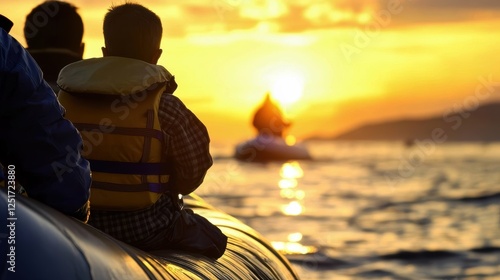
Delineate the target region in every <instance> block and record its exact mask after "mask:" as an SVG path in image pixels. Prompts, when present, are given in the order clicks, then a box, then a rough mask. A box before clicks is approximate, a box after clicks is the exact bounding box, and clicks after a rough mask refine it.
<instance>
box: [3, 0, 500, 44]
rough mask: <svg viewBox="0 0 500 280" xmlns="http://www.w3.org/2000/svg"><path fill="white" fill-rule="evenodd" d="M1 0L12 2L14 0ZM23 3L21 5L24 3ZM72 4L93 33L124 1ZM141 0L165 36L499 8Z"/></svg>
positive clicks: (484, 14) (401, 1) (493, 3)
mask: <svg viewBox="0 0 500 280" xmlns="http://www.w3.org/2000/svg"><path fill="white" fill-rule="evenodd" d="M6 1H7V2H8V3H7V4H9V3H10V4H9V5H16V4H15V3H16V2H15V1H14V0H6ZM26 2H27V1H26ZM26 2H23V4H24V6H26V5H28V3H26ZM72 3H74V4H75V5H76V6H77V7H79V11H80V12H81V13H83V14H85V15H86V19H88V22H86V25H88V26H91V28H89V29H87V31H88V32H89V34H92V35H93V36H97V35H98V34H100V30H99V28H98V27H99V26H100V25H101V23H102V17H103V16H104V14H105V13H106V11H107V9H108V8H109V7H110V6H111V5H120V4H122V3H125V0H123V1H121V0H120V1H116V0H110V1H101V0H74V1H72ZM37 4H39V1H33V4H32V7H34V6H35V5H37ZM141 4H143V5H144V6H146V7H148V8H149V9H151V10H152V11H154V12H155V13H156V14H158V15H159V16H160V17H161V19H162V22H163V25H164V29H165V35H166V36H170V37H184V36H187V35H190V34H224V33H227V32H235V31H258V32H281V33H298V32H304V31H309V30H318V29H334V28H342V27H345V26H350V27H356V26H359V27H362V26H363V25H366V24H369V23H370V22H372V21H373V20H374V18H375V17H376V15H377V14H379V13H381V12H383V11H384V10H387V8H388V7H389V5H399V6H401V7H403V11H402V12H401V13H400V14H398V15H397V16H394V21H392V22H391V26H388V28H393V27H398V26H401V25H408V24H412V25H415V24H422V23H432V22H446V21H448V22H449V21H466V20H478V19H484V18H494V17H498V14H499V13H500V1H498V0H473V1H472V0H183V1H178V0H143V1H141ZM23 9H24V8H23ZM28 12H29V10H26V13H28ZM87 31H86V32H87Z"/></svg>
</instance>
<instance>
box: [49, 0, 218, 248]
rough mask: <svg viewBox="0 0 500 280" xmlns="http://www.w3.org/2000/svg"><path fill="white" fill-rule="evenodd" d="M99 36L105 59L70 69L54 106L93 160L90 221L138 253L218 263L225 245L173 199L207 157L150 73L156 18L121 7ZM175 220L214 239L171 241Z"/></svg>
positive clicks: (195, 129) (189, 117)
mask: <svg viewBox="0 0 500 280" xmlns="http://www.w3.org/2000/svg"><path fill="white" fill-rule="evenodd" d="M103 28H104V38H105V47H103V48H102V51H103V55H104V57H102V58H95V59H87V60H83V61H80V62H76V63H73V64H71V65H68V66H67V67H65V68H64V69H63V70H62V71H61V73H60V76H59V79H58V85H59V86H60V88H61V91H60V92H59V98H60V101H61V103H62V104H63V105H64V106H65V107H66V109H67V111H68V118H69V119H70V120H72V121H73V122H74V123H75V125H76V126H77V127H78V128H79V129H80V131H81V133H82V136H83V138H84V152H85V155H86V157H87V158H88V159H90V161H91V166H92V171H93V176H94V177H93V178H94V180H93V184H92V199H91V202H92V207H93V210H92V213H91V217H90V221H89V223H90V224H91V225H93V226H95V227H96V228H99V229H101V230H102V231H104V232H106V233H108V234H110V235H112V236H114V237H115V238H117V239H120V240H122V241H124V242H127V243H129V244H132V245H134V246H137V247H139V248H141V249H144V250H154V249H160V248H178V249H185V250H189V251H194V252H198V253H202V254H205V255H207V256H211V257H216V258H218V257H220V256H221V255H222V253H223V252H224V250H225V246H226V241H227V239H226V237H225V236H224V235H222V233H221V232H220V230H219V229H218V228H216V227H215V226H213V225H211V224H210V223H208V221H206V219H204V218H202V217H200V216H197V215H196V214H193V213H192V212H191V213H189V212H182V213H183V215H182V216H179V213H181V211H180V209H178V205H177V203H178V201H177V195H178V194H182V195H186V194H189V193H191V192H192V191H194V190H195V189H196V188H198V186H200V184H201V183H202V181H203V179H204V177H205V174H206V171H207V170H208V168H209V167H210V166H211V165H212V157H211V155H210V152H209V142H210V139H209V136H208V132H207V130H206V128H205V126H204V125H203V123H202V122H201V121H200V120H198V118H197V117H196V116H195V115H194V114H193V113H192V112H191V111H190V110H188V109H187V108H186V106H185V105H184V104H183V103H182V102H181V100H180V99H178V98H177V97H176V96H174V95H173V92H174V90H175V89H176V88H177V84H176V83H175V81H174V77H173V76H172V75H171V74H170V73H169V72H168V71H167V70H166V69H165V68H164V67H162V66H159V65H156V63H157V61H158V59H159V57H160V55H161V53H162V50H161V49H160V42H161V37H162V26H161V20H160V18H159V17H158V16H157V15H155V14H154V13H153V12H152V11H150V10H149V9H147V8H145V7H143V6H141V5H138V4H132V3H127V4H123V5H121V6H116V7H113V8H111V9H110V10H109V12H108V13H107V14H106V17H105V18H104V26H103ZM179 218H187V219H189V220H190V221H191V222H193V223H191V224H195V225H196V224H198V225H203V227H205V229H207V230H208V231H209V232H212V233H213V235H211V236H209V235H208V234H203V231H200V233H201V235H200V236H196V238H194V239H190V240H196V239H199V240H203V238H204V237H206V238H207V239H206V243H204V242H201V243H197V244H198V245H199V244H201V247H204V246H205V245H206V246H207V247H206V248H200V247H197V245H196V244H194V243H192V242H191V241H189V242H185V243H183V241H185V240H186V239H184V238H188V236H189V234H190V233H192V232H193V231H191V230H188V231H187V232H185V233H184V234H185V235H186V236H181V235H179V234H177V235H175V234H174V232H175V231H176V230H177V229H178V228H177V229H176V228H174V227H175V226H174V224H175V223H176V221H180V220H179ZM191 219H194V220H191ZM198 222H199V223H198ZM188 223H190V222H188ZM214 236H216V238H215V239H216V240H212V239H211V238H212V237H214ZM192 245H193V246H194V247H192Z"/></svg>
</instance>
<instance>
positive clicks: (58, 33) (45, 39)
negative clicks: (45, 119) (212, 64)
mask: <svg viewBox="0 0 500 280" xmlns="http://www.w3.org/2000/svg"><path fill="white" fill-rule="evenodd" d="M24 37H25V39H26V43H27V45H28V51H29V52H30V54H31V56H33V58H34V59H35V60H36V62H37V63H38V65H39V66H40V68H42V71H43V76H44V79H45V80H46V81H47V82H48V83H49V85H50V86H51V87H52V89H53V90H54V91H55V92H56V93H57V92H58V91H59V89H58V88H57V84H56V81H57V77H58V75H59V71H61V69H62V68H63V67H64V66H66V65H68V64H70V63H73V62H75V61H79V60H81V59H82V56H83V51H84V47H85V44H84V43H82V38H83V21H82V18H81V17H80V15H79V14H78V12H77V8H76V7H75V6H74V5H72V4H70V3H67V2H62V1H45V2H43V3H41V4H40V5H38V6H36V7H35V8H33V10H31V12H30V13H29V14H28V15H27V16H26V22H25V25H24Z"/></svg>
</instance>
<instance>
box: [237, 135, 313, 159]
mask: <svg viewBox="0 0 500 280" xmlns="http://www.w3.org/2000/svg"><path fill="white" fill-rule="evenodd" d="M234 157H235V158H236V159H238V160H241V161H252V162H263V161H286V160H310V159H312V158H311V155H310V154H309V152H308V150H307V149H306V147H305V146H304V145H301V144H296V145H288V144H287V143H286V142H285V140H284V139H282V138H280V137H274V136H265V135H259V136H257V137H255V138H253V139H250V140H248V141H246V142H243V143H241V144H238V145H237V146H236V149H235V152H234Z"/></svg>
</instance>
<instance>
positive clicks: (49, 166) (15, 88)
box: [0, 15, 91, 222]
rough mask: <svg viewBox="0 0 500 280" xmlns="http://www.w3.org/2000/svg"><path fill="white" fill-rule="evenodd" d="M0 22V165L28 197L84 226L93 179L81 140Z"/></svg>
mask: <svg viewBox="0 0 500 280" xmlns="http://www.w3.org/2000/svg"><path fill="white" fill-rule="evenodd" d="M0 23H1V24H2V28H0V165H3V166H4V167H5V168H8V169H9V171H10V174H9V172H7V174H8V175H14V176H13V177H12V176H11V177H10V178H12V179H14V178H15V179H16V180H17V182H19V183H20V184H21V185H22V186H23V188H24V189H25V190H26V192H27V194H28V196H29V197H31V198H33V199H36V200H39V201H41V202H43V203H45V204H47V205H49V206H51V207H53V208H55V209H57V210H59V211H61V212H63V213H65V214H67V215H71V216H73V217H76V218H78V219H80V220H82V221H84V222H86V221H87V219H88V213H89V204H88V199H89V195H90V193H89V189H90V181H91V178H90V169H89V166H88V162H87V161H86V160H85V159H83V158H82V157H81V156H80V148H81V145H82V141H81V138H80V135H79V134H78V132H77V130H76V129H75V127H74V126H73V125H72V124H71V123H70V122H69V121H68V120H66V119H64V117H63V114H64V109H63V108H62V107H61V106H60V104H59V103H58V102H57V98H56V96H55V95H54V92H53V91H52V90H51V89H50V87H49V85H48V84H47V83H46V82H45V81H44V80H43V77H42V73H41V71H40V68H38V66H37V64H36V63H35V61H34V60H33V58H31V56H30V55H29V54H28V52H27V51H26V50H25V49H24V48H23V47H22V46H21V45H20V44H19V42H17V41H16V40H15V39H14V38H12V37H11V36H10V35H9V34H7V32H8V31H9V30H10V26H11V24H9V21H8V20H7V19H6V18H5V17H2V16H1V15H0ZM4 28H5V30H4ZM14 172H15V174H12V173H14ZM6 177H7V178H9V176H6ZM10 182H13V180H12V181H10V180H9V181H8V182H7V187H9V186H11V184H10ZM9 190H10V188H9Z"/></svg>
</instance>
